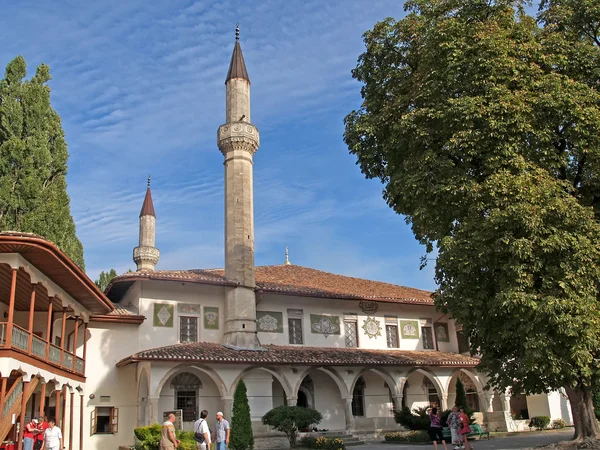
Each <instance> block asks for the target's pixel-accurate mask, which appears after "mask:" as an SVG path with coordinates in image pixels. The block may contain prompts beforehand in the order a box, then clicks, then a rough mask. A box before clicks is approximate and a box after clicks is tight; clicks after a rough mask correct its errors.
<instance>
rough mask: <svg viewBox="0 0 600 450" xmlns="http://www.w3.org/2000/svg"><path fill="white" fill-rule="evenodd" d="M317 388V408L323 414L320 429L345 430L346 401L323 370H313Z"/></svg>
mask: <svg viewBox="0 0 600 450" xmlns="http://www.w3.org/2000/svg"><path fill="white" fill-rule="evenodd" d="M310 377H311V378H312V380H313V383H314V389H315V397H314V402H315V409H316V410H317V411H319V412H320V413H321V414H322V415H323V420H322V422H321V423H320V424H319V426H318V427H319V429H329V430H344V429H345V428H346V411H345V407H346V401H345V400H344V399H342V397H341V395H340V390H339V388H338V386H337V385H336V384H335V382H334V381H333V380H332V379H331V377H330V376H329V375H327V374H325V373H323V372H319V371H314V372H311V374H310Z"/></svg>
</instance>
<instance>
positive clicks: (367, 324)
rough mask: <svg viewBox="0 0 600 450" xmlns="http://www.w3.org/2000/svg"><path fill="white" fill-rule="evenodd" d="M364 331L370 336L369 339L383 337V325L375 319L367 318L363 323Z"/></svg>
mask: <svg viewBox="0 0 600 450" xmlns="http://www.w3.org/2000/svg"><path fill="white" fill-rule="evenodd" d="M362 329H363V330H365V334H366V335H367V336H369V339H372V338H374V337H377V336H381V324H380V323H379V320H377V319H375V318H374V317H367V318H366V319H365V320H364V321H363V326H362Z"/></svg>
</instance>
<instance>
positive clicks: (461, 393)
mask: <svg viewBox="0 0 600 450" xmlns="http://www.w3.org/2000/svg"><path fill="white" fill-rule="evenodd" d="M454 404H455V405H456V406H458V407H459V408H462V409H464V410H465V412H466V411H469V408H468V406H469V405H468V404H467V393H466V392H465V385H464V384H462V381H460V378H457V379H456V400H454Z"/></svg>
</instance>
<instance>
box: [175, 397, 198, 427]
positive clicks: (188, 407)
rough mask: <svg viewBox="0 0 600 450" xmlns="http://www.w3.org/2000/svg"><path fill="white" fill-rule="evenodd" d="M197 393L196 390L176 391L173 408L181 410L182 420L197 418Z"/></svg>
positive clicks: (192, 420) (189, 420)
mask: <svg viewBox="0 0 600 450" xmlns="http://www.w3.org/2000/svg"><path fill="white" fill-rule="evenodd" d="M197 395H198V392H197V391H177V394H176V402H175V409H181V410H182V411H183V421H184V422H194V421H195V420H196V419H197V418H198V415H197V414H196V410H197V409H198V408H197V407H196V406H197V405H196V399H197Z"/></svg>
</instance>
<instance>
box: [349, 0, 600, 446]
mask: <svg viewBox="0 0 600 450" xmlns="http://www.w3.org/2000/svg"><path fill="white" fill-rule="evenodd" d="M406 9H407V15H406V17H405V18H404V19H402V20H399V21H395V20H393V19H387V20H385V21H383V22H380V23H377V24H376V25H375V27H374V28H373V30H370V31H368V32H367V33H366V34H365V35H364V41H365V44H366V51H365V52H364V53H363V54H362V55H361V56H360V58H359V61H358V65H357V67H356V69H355V70H354V71H353V76H354V77H355V78H356V79H358V80H359V81H361V82H362V83H363V87H362V91H361V92H362V97H363V103H362V106H361V108H360V109H359V110H357V111H353V112H351V113H350V114H349V115H348V116H347V117H346V120H345V122H346V132H345V141H346V143H347V145H348V147H349V149H350V151H351V153H353V154H354V155H356V156H357V158H358V164H360V167H361V169H362V171H363V173H364V174H365V175H366V176H367V177H369V178H378V179H380V180H381V181H382V182H383V183H384V186H385V188H384V198H385V200H386V201H387V203H388V204H389V206H390V207H392V208H393V209H394V210H395V211H396V212H398V213H399V214H403V215H405V216H406V220H407V222H408V223H410V224H411V226H412V230H413V232H414V234H415V236H416V237H417V239H419V240H420V242H422V243H423V244H425V245H426V248H427V251H428V252H431V251H433V250H434V249H437V252H438V258H437V261H436V281H437V282H438V284H439V289H438V291H437V293H436V298H435V301H436V304H437V306H438V307H439V308H441V309H442V310H444V311H446V312H449V313H451V315H452V316H453V317H454V318H455V319H456V320H457V322H459V323H460V324H462V326H463V331H464V332H466V333H468V336H469V339H470V344H471V348H472V351H474V352H475V351H476V350H478V351H480V352H481V354H482V357H481V364H480V369H481V370H483V371H484V372H486V373H487V374H488V375H489V377H490V385H491V386H492V387H494V388H496V389H498V390H503V389H506V388H512V389H513V390H514V391H515V392H526V393H540V392H545V391H548V390H551V389H558V388H564V389H565V391H566V393H567V395H568V397H569V400H570V402H571V407H572V409H573V416H574V424H575V438H586V437H593V438H597V437H598V435H599V432H600V430H599V429H598V423H597V422H596V420H595V418H594V407H593V399H592V390H591V386H592V385H593V384H594V382H595V381H596V379H597V378H598V375H599V373H600V368H599V364H598V362H599V359H598V358H599V357H600V312H599V310H598V299H599V283H600V269H599V267H600V226H599V217H600V208H599V206H600V95H599V92H598V89H599V86H600V70H599V69H598V68H599V67H600V50H599V42H600V39H599V35H598V30H599V24H600V23H599V19H600V17H599V16H600V0H549V1H546V2H544V3H542V5H541V9H540V12H539V15H538V17H537V18H533V17H530V16H528V15H527V14H526V13H525V11H524V9H523V2H521V1H518V0H412V1H409V2H407V3H406Z"/></svg>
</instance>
